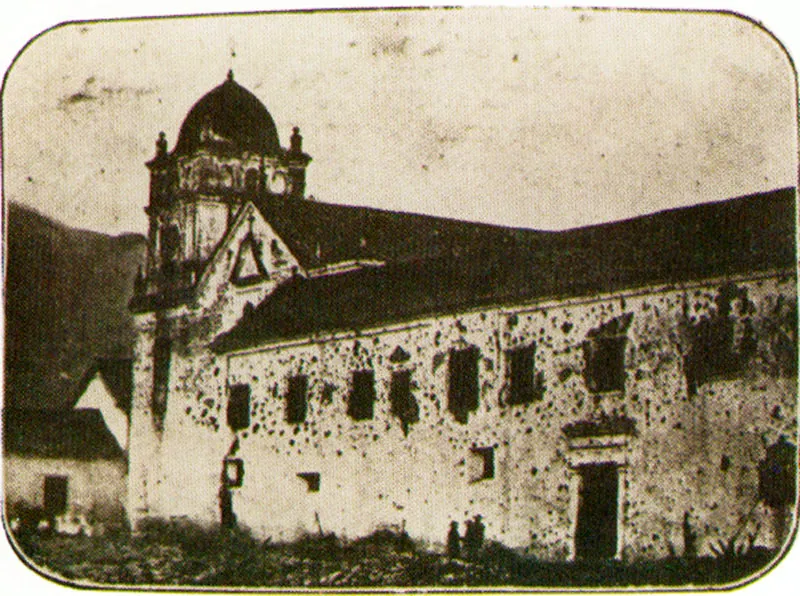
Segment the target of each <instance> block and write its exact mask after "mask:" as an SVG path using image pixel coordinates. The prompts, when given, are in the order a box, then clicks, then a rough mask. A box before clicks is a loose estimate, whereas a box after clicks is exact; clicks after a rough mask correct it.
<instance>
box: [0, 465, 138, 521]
mask: <svg viewBox="0 0 800 596" xmlns="http://www.w3.org/2000/svg"><path fill="white" fill-rule="evenodd" d="M4 459H5V466H4V470H5V478H4V483H5V484H4V486H5V500H6V503H7V507H8V508H9V509H8V514H9V518H13V516H14V511H15V510H16V509H18V508H19V507H20V506H21V505H24V506H26V507H28V508H42V507H43V506H44V479H45V477H46V476H66V477H67V479H68V480H67V513H66V517H68V518H69V517H81V518H83V519H85V520H86V521H88V522H89V523H90V524H92V525H93V526H95V527H99V526H102V525H103V524H120V523H122V521H123V519H124V511H125V491H126V480H127V479H126V476H125V462H124V461H122V460H119V461H116V460H91V461H83V460H74V459H55V458H40V457H31V456H22V455H15V454H8V455H6V456H5V458H4Z"/></svg>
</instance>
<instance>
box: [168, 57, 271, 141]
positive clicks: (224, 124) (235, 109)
mask: <svg viewBox="0 0 800 596" xmlns="http://www.w3.org/2000/svg"><path fill="white" fill-rule="evenodd" d="M200 148H204V149H206V150H208V151H210V152H212V153H223V154H224V153H242V152H244V151H251V152H253V153H258V154H260V155H272V156H277V155H279V154H280V151H281V145H280V141H279V139H278V130H277V128H276V127H275V121H274V120H273V119H272V116H270V113H269V112H268V111H267V108H266V107H265V106H264V104H263V103H261V101H260V100H259V99H258V98H257V97H256V96H255V95H253V94H252V93H250V91H248V90H247V89H245V88H244V87H242V86H241V85H239V83H237V82H236V81H234V80H233V71H229V72H228V78H227V79H226V80H225V82H224V83H222V84H221V85H219V86H217V87H215V88H214V89H212V90H211V91H209V92H208V93H206V94H205V95H204V96H203V97H201V98H200V99H199V100H198V101H197V103H195V104H194V106H192V109H191V110H189V113H188V115H187V116H186V119H185V120H184V121H183V125H182V126H181V131H180V134H179V135H178V142H177V144H176V145H175V149H174V151H173V154H174V155H191V154H193V153H194V152H195V151H196V150H197V149H200Z"/></svg>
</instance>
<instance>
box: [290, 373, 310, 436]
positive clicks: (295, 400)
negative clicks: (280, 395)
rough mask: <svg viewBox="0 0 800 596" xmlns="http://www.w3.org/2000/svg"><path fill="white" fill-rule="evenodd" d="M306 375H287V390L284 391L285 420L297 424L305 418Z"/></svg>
mask: <svg viewBox="0 0 800 596" xmlns="http://www.w3.org/2000/svg"><path fill="white" fill-rule="evenodd" d="M307 395H308V377H307V376H305V375H296V376H294V377H289V390H288V391H287V392H286V422H289V423H290V424H297V423H300V422H303V421H304V420H305V419H306V409H307Z"/></svg>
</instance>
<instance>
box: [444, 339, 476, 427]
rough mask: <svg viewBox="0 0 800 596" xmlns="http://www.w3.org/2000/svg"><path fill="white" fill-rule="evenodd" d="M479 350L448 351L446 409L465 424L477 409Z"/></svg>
mask: <svg viewBox="0 0 800 596" xmlns="http://www.w3.org/2000/svg"><path fill="white" fill-rule="evenodd" d="M479 357H480V350H478V348H476V347H475V346H471V347H469V348H464V349H461V350H450V367H449V371H448V380H449V383H448V391H447V409H448V410H450V411H451V412H452V413H453V417H454V418H455V419H456V420H457V421H458V422H460V423H461V424H465V423H466V422H467V419H468V418H469V413H470V412H474V411H475V410H477V409H478V395H479V387H478V360H479Z"/></svg>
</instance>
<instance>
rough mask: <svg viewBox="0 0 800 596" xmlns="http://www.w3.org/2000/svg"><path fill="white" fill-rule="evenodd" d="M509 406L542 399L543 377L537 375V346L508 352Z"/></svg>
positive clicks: (533, 345) (532, 345)
mask: <svg viewBox="0 0 800 596" xmlns="http://www.w3.org/2000/svg"><path fill="white" fill-rule="evenodd" d="M507 357H508V382H509V393H508V404H509V405H517V404H527V403H531V402H532V401H536V400H540V399H542V394H543V391H544V387H543V385H544V383H543V375H542V374H541V373H539V374H536V371H535V358H536V345H535V344H531V345H530V346H523V347H520V348H515V349H513V350H509V351H508V352H507Z"/></svg>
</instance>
